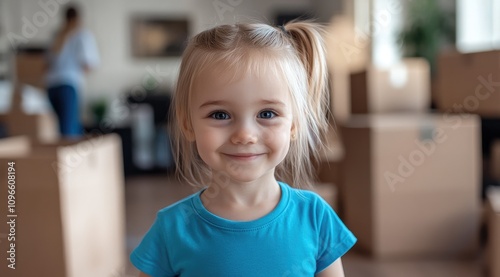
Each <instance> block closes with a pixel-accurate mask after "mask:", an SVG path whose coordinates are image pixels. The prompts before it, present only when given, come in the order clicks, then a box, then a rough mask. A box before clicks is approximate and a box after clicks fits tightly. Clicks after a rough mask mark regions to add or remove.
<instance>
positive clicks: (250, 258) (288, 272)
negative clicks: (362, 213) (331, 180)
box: [130, 183, 356, 277]
mask: <svg viewBox="0 0 500 277" xmlns="http://www.w3.org/2000/svg"><path fill="white" fill-rule="evenodd" d="M279 184H280V187H281V199H280V201H279V203H278V205H277V206H276V207H275V208H274V209H273V210H272V211H271V212H270V213H268V214H267V215H265V216H263V217H261V218H259V219H256V220H252V221H232V220H227V219H224V218H221V217H219V216H217V215H214V214H212V213H211V212H209V211H208V210H207V209H206V208H205V207H204V206H203V204H202V202H201V199H200V194H201V191H200V192H197V193H195V194H193V195H191V196H189V197H187V198H185V199H183V200H181V201H179V202H177V203H175V204H172V205H171V206H169V207H166V208H164V209H162V210H160V211H159V212H158V214H157V218H156V220H155V222H154V223H153V225H152V226H151V228H150V230H149V231H148V232H147V233H146V235H145V237H144V238H143V240H142V242H141V243H140V245H139V246H138V247H137V248H136V249H135V250H134V251H133V252H132V254H131V255H130V260H131V261H132V263H133V264H134V265H135V266H136V267H137V268H138V269H139V270H140V271H142V272H144V273H146V274H148V275H150V276H153V277H163V276H182V277H200V276H207V277H211V276H213V277H224V276H228V277H229V276H230V277H234V276H249V277H250V276H251V277H258V276H265V277H269V276H276V277H279V276H314V274H316V273H318V272H320V271H322V270H323V269H325V268H326V267H328V266H329V265H330V264H332V263H333V262H334V261H335V260H337V259H338V258H339V257H341V256H342V255H344V254H345V253H346V252H347V251H348V250H349V249H350V248H351V247H352V246H353V245H354V243H355V242H356V238H355V237H354V235H353V234H352V233H351V232H350V231H349V230H348V229H347V228H346V226H345V225H344V224H343V223H342V221H341V220H340V219H339V217H338V216H337V214H336V213H335V212H334V211H333V209H332V208H331V207H330V206H329V205H328V204H327V203H326V202H325V201H324V200H323V199H322V198H321V197H320V196H319V195H317V194H316V193H314V192H310V191H305V190H299V189H295V188H291V187H290V186H288V185H287V184H284V183H279Z"/></svg>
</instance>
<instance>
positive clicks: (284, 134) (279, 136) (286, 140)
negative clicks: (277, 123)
mask: <svg viewBox="0 0 500 277" xmlns="http://www.w3.org/2000/svg"><path fill="white" fill-rule="evenodd" d="M262 140H263V141H264V143H265V144H266V145H269V146H270V147H272V148H274V149H279V148H283V147H285V146H286V150H288V146H289V145H290V126H283V127H280V128H276V129H270V130H268V131H267V132H265V133H264V134H263V136H262Z"/></svg>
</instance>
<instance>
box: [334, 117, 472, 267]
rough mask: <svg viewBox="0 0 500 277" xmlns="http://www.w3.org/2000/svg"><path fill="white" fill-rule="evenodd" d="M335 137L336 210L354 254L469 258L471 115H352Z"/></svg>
mask: <svg viewBox="0 0 500 277" xmlns="http://www.w3.org/2000/svg"><path fill="white" fill-rule="evenodd" d="M342 134H343V141H344V144H345V149H346V155H345V162H344V169H345V179H344V184H343V199H342V200H343V208H344V211H343V212H344V217H345V222H346V224H347V226H348V227H349V228H350V229H351V230H352V231H353V233H354V234H355V235H356V236H357V238H358V243H357V244H356V248H357V249H358V250H361V251H362V252H368V253H371V254H372V255H373V256H375V257H378V258H393V257H398V258H399V257H405V256H407V257H417V256H420V257H426V258H428V257H430V256H443V257H455V256H469V255H472V254H474V253H476V251H477V249H478V231H479V222H480V194H479V193H480V177H481V175H480V172H481V169H480V159H481V156H480V153H481V152H480V141H481V139H480V121H479V118H478V117H477V116H474V115H453V116H450V115H447V116H443V115H424V114H422V115H370V116H368V115H357V116H353V117H352V118H351V120H350V121H349V122H348V123H347V124H346V125H345V127H344V128H343V130H342Z"/></svg>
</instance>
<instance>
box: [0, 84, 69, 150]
mask: <svg viewBox="0 0 500 277" xmlns="http://www.w3.org/2000/svg"><path fill="white" fill-rule="evenodd" d="M20 87H21V85H20V84H16V85H15V88H14V92H13V97H12V105H11V106H12V107H11V109H10V111H9V112H8V113H5V114H0V123H2V124H4V125H5V127H6V128H7V133H8V135H9V136H28V137H29V138H30V139H32V140H34V141H40V142H46V143H50V142H56V141H58V139H59V129H58V121H57V117H56V115H55V114H53V113H45V114H26V113H25V112H24V111H23V110H22V108H21V89H20Z"/></svg>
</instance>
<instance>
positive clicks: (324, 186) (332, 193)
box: [312, 183, 338, 211]
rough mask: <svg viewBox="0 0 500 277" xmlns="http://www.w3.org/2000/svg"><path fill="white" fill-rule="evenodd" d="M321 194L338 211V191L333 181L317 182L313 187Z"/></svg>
mask: <svg viewBox="0 0 500 277" xmlns="http://www.w3.org/2000/svg"><path fill="white" fill-rule="evenodd" d="M312 190H313V191H314V192H316V193H317V194H319V195H320V196H321V197H322V198H323V199H324V200H325V201H326V202H327V203H328V204H330V206H331V207H332V209H334V210H335V211H338V203H337V199H338V192H337V187H336V186H335V184H333V183H316V184H314V187H313V189H312Z"/></svg>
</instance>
